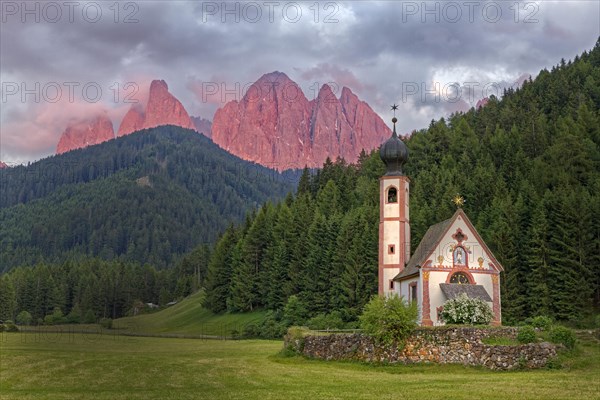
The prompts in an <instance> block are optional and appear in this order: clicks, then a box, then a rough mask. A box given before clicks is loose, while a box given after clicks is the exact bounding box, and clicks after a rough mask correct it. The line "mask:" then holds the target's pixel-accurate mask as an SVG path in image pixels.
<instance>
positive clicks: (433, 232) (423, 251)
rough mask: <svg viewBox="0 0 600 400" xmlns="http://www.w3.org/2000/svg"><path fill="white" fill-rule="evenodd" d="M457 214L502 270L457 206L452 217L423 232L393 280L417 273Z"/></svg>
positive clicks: (501, 269)
mask: <svg viewBox="0 0 600 400" xmlns="http://www.w3.org/2000/svg"><path fill="white" fill-rule="evenodd" d="M458 216H461V217H462V218H463V220H464V221H465V223H466V224H467V225H468V226H469V227H470V228H471V230H472V231H473V233H474V234H475V236H476V239H477V240H478V241H479V243H481V245H482V246H483V248H484V250H485V251H486V252H487V253H488V254H489V256H490V257H491V258H492V261H493V262H494V265H496V266H497V267H498V269H499V270H500V271H504V269H503V268H502V265H500V263H499V262H498V260H496V258H495V257H494V255H493V254H492V252H491V251H490V249H489V248H488V247H487V245H486V244H485V242H484V241H483V239H482V238H481V236H479V233H477V230H476V229H475V227H474V226H473V224H472V223H471V220H469V218H468V217H467V215H466V214H465V212H464V211H463V210H462V208H459V209H458V210H456V212H455V213H454V215H453V216H452V217H450V218H448V219H447V220H445V221H442V222H438V223H437V224H435V225H431V226H430V227H429V229H427V232H425V236H423V239H421V243H419V245H418V246H417V250H415V252H414V253H413V255H412V257H411V258H410V260H409V261H408V264H407V265H406V268H404V269H403V270H402V272H400V273H399V274H398V275H396V277H395V278H394V280H395V281H398V280H402V279H403V278H407V277H409V276H413V275H418V274H419V268H420V267H421V266H422V265H423V263H425V262H426V261H427V258H428V257H429V256H430V255H431V252H432V251H434V250H435V248H436V247H437V245H438V244H439V243H440V241H441V240H442V238H443V237H444V235H445V234H446V232H448V229H450V226H451V225H452V223H453V222H454V221H455V220H456V218H458Z"/></svg>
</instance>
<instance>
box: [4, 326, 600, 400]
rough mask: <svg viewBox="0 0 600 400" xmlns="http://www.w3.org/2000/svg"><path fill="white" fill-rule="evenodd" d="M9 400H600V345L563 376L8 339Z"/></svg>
mask: <svg viewBox="0 0 600 400" xmlns="http://www.w3.org/2000/svg"><path fill="white" fill-rule="evenodd" d="M1 335H2V336H1V337H0V356H1V358H0V398H1V399H2V400H8V399H110V400H114V399H144V400H146V399H260V400H265V399H515V400H516V399H519V400H520V399H544V400H547V399H570V400H574V399H600V348H599V346H598V344H597V343H592V342H591V341H590V342H585V343H583V344H580V345H579V347H578V350H577V351H576V356H571V357H568V358H566V359H563V362H564V363H565V364H566V366H565V367H563V368H562V369H558V370H537V371H511V372H492V371H488V370H484V369H480V368H469V367H463V366H457V365H453V366H439V365H421V366H399V365H380V366H370V365H364V364H358V363H340V362H325V361H317V360H307V359H304V358H302V357H285V356H283V355H280V354H279V352H280V350H281V348H282V342H280V341H261V340H243V341H231V340H208V339H173V338H168V339H167V338H147V337H145V338H141V337H128V336H117V335H107V334H98V335H90V334H75V333H73V334H66V333H63V334H57V333H53V334H51V333H46V334H41V333H2V334H1Z"/></svg>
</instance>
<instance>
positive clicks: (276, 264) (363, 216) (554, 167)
mask: <svg viewBox="0 0 600 400" xmlns="http://www.w3.org/2000/svg"><path fill="white" fill-rule="evenodd" d="M599 109H600V41H599V42H598V44H597V45H596V47H595V48H594V49H593V51H591V52H589V53H584V54H583V55H582V56H580V57H577V58H576V59H575V60H574V61H573V62H571V61H569V62H568V63H567V62H564V61H562V62H561V63H560V65H557V66H556V67H554V68H552V70H551V71H546V70H543V71H541V72H540V74H539V76H538V77H537V78H536V80H535V82H531V81H530V82H525V84H524V85H523V87H522V88H521V89H518V90H510V91H507V92H506V93H504V96H503V98H502V100H498V99H496V98H492V99H491V100H490V102H489V103H488V105H487V106H485V107H484V108H482V109H480V110H474V109H472V110H471V111H469V112H467V113H466V114H457V115H453V116H452V117H451V118H449V120H444V119H441V120H439V121H432V123H431V125H430V126H429V128H428V129H425V130H422V131H419V132H415V133H413V134H412V136H411V137H410V138H409V139H408V140H407V145H408V147H409V150H410V158H409V161H408V163H407V164H406V171H407V174H408V175H409V177H410V179H411V186H412V190H411V199H410V207H411V227H412V233H413V234H412V240H413V243H412V248H413V250H414V249H415V248H416V246H417V244H418V241H419V240H420V239H421V237H422V236H423V234H424V233H425V231H426V230H427V228H428V227H429V226H430V225H431V224H434V223H436V222H439V221H442V220H444V219H447V218H449V217H450V216H451V215H452V214H453V212H454V210H455V206H454V205H453V204H452V202H451V199H452V197H453V196H454V195H455V194H457V193H460V194H461V195H462V196H464V197H465V199H466V204H465V206H464V208H465V211H466V212H467V214H468V215H469V216H470V218H471V219H472V220H473V221H474V223H475V225H476V227H477V229H478V230H479V232H480V233H481V234H482V236H483V238H484V240H486V242H487V243H488V244H489V245H490V247H491V248H492V250H493V251H494V253H495V255H496V257H497V258H498V259H499V261H500V262H501V263H502V264H503V266H504V268H505V271H506V272H505V273H504V274H503V277H502V311H503V317H504V320H505V321H507V322H515V321H519V320H522V319H524V318H526V317H527V316H532V315H537V314H545V315H550V316H552V317H554V318H557V319H560V320H574V319H578V318H581V317H582V316H583V315H585V314H587V313H589V312H590V311H591V310H592V307H593V306H596V307H598V305H599V303H600V169H599V166H600V152H599V145H600V115H599ZM382 173H383V164H382V163H381V161H380V160H379V156H378V154H377V153H373V154H371V155H370V156H368V157H367V156H365V155H364V154H363V156H361V159H360V161H359V163H358V165H357V166H346V165H345V164H344V163H343V162H337V163H335V164H326V165H325V167H324V169H323V170H322V172H321V173H319V174H317V175H315V176H312V177H310V176H309V174H305V175H304V176H303V178H302V180H301V182H300V187H299V189H298V195H297V196H296V197H295V198H288V199H287V200H286V202H285V203H283V204H280V205H277V206H273V205H271V204H267V205H266V206H264V207H263V208H262V209H261V210H260V211H259V212H258V214H257V215H256V216H255V217H254V218H252V219H250V220H247V221H246V224H245V225H243V226H241V227H240V228H239V229H230V230H228V231H227V232H226V234H225V235H224V237H223V238H222V240H221V241H220V242H219V243H218V244H217V245H216V248H215V251H214V254H213V257H212V260H211V262H210V264H209V270H208V274H207V283H206V285H207V288H208V298H207V300H208V303H207V305H208V306H210V307H211V308H212V309H213V310H215V311H224V310H231V311H247V310H253V309H256V308H261V307H266V308H268V309H273V310H277V309H281V308H283V307H284V305H285V304H286V301H287V299H288V298H289V296H291V295H297V296H298V298H299V299H300V301H301V308H305V309H306V310H307V315H316V314H318V313H325V312H331V311H333V310H338V311H340V312H341V314H342V315H343V317H344V319H346V320H352V319H354V318H355V317H356V316H357V314H358V313H359V312H360V310H361V308H362V306H363V305H364V304H365V302H366V301H367V299H368V298H369V296H370V295H372V294H373V293H375V292H376V287H377V279H376V278H377V243H378V239H377V235H378V230H377V228H378V177H379V176H381V175H382Z"/></svg>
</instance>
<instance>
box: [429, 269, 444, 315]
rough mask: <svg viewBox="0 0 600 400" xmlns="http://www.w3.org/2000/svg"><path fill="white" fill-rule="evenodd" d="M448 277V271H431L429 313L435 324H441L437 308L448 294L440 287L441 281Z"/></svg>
mask: <svg viewBox="0 0 600 400" xmlns="http://www.w3.org/2000/svg"><path fill="white" fill-rule="evenodd" d="M447 277H448V272H437V271H431V272H430V273H429V305H430V310H429V315H430V316H431V321H432V322H433V325H441V324H442V323H441V322H440V321H438V318H437V308H438V307H440V306H441V305H442V304H444V302H445V301H446V296H444V294H443V293H442V291H441V289H440V283H445V282H446V278H447Z"/></svg>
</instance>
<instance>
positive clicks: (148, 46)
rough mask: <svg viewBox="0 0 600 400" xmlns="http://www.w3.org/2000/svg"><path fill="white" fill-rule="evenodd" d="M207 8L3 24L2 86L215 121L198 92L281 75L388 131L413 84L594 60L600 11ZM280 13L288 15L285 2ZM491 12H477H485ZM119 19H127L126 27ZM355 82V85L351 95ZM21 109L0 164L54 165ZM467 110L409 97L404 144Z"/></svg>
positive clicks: (508, 76)
mask: <svg viewBox="0 0 600 400" xmlns="http://www.w3.org/2000/svg"><path fill="white" fill-rule="evenodd" d="M18 3H19V4H20V2H18ZM208 3H210V2H191V1H190V2H185V1H180V2H166V1H165V2H160V1H151V2H150V1H146V2H137V3H136V4H137V5H138V6H139V10H138V12H137V13H136V15H135V16H134V17H135V18H137V19H138V20H139V22H138V23H132V24H125V23H114V21H113V15H112V14H110V12H111V11H110V10H109V9H108V7H109V6H110V5H112V4H113V3H112V2H101V3H98V4H100V5H101V6H102V9H103V12H105V13H106V14H105V15H103V18H102V19H101V20H100V21H99V22H98V23H95V24H91V23H87V22H85V21H82V20H81V18H80V19H79V20H78V21H77V22H75V23H69V22H68V21H66V20H64V19H63V20H61V21H59V22H58V23H44V22H42V23H40V24H35V23H25V24H23V23H21V22H20V20H19V19H18V18H8V19H7V22H2V23H1V24H0V37H1V39H0V55H1V57H0V77H1V79H2V81H3V82H5V81H18V82H21V81H23V82H36V81H37V82H53V81H56V82H66V81H77V82H82V83H85V82H89V81H93V82H98V83H99V84H100V85H101V87H102V88H103V89H104V91H105V93H106V96H105V97H104V98H103V99H102V101H101V104H102V106H103V107H106V108H112V109H118V110H119V112H121V110H122V109H126V108H127V107H125V106H124V104H122V103H115V102H114V100H113V99H112V98H110V96H108V95H109V94H110V93H111V92H110V87H111V85H113V84H114V83H115V82H120V83H121V84H122V83H124V82H127V81H139V82H147V81H148V80H150V79H154V78H161V79H165V80H166V81H167V83H168V84H169V88H170V90H171V91H172V92H173V93H174V94H175V96H177V97H178V98H179V99H180V100H181V101H182V102H183V104H184V105H185V106H186V108H187V109H188V111H189V112H190V114H192V115H201V116H203V117H205V118H209V119H210V118H212V114H213V113H214V111H215V110H216V108H217V106H219V104H218V103H215V102H214V101H213V102H206V101H202V98H201V97H198V95H197V87H198V83H200V82H216V83H218V84H225V85H226V86H227V87H228V88H232V87H234V85H235V83H236V82H239V83H240V84H241V85H244V84H245V83H248V82H252V81H254V80H256V79H257V78H259V77H260V76H261V75H262V74H264V73H267V72H271V71H274V70H279V71H282V72H285V73H286V74H288V75H289V76H290V77H291V78H292V79H294V80H295V81H296V82H298V84H299V85H300V86H301V87H302V88H303V90H304V91H305V94H306V95H307V97H310V92H309V88H310V87H311V85H313V84H314V83H316V82H318V83H320V84H322V83H326V82H321V81H322V80H325V79H338V80H340V81H342V80H344V79H346V80H348V83H347V82H339V83H340V84H341V85H348V86H349V87H350V88H351V89H352V90H353V91H354V92H355V93H357V95H358V96H359V97H360V98H361V99H363V100H365V101H367V102H368V103H369V104H370V105H371V106H372V107H373V108H374V109H375V110H376V111H378V112H379V113H380V114H381V115H382V116H383V117H384V119H386V120H387V119H389V111H388V104H389V103H392V102H394V101H396V102H397V101H401V100H402V95H403V87H404V86H405V85H406V83H407V82H413V83H417V84H419V85H420V84H425V85H426V86H427V87H430V85H431V84H432V81H433V79H434V78H435V77H439V76H443V79H445V80H448V81H449V82H441V84H442V85H443V84H447V83H451V82H453V81H457V82H459V83H460V84H461V85H462V86H463V88H462V89H465V88H464V83H465V82H464V81H467V80H482V79H487V80H489V79H491V78H490V76H496V77H499V78H498V81H499V84H500V85H510V84H512V83H513V82H514V80H516V79H517V78H518V77H519V76H520V75H522V74H523V73H530V74H532V75H533V76H535V75H536V74H537V72H538V71H539V70H540V69H541V68H544V67H546V68H551V66H552V65H553V64H556V63H558V62H559V60H560V59H561V58H563V57H564V58H565V59H569V58H572V57H574V56H575V55H576V54H578V53H580V52H582V51H583V50H585V49H589V48H591V47H592V46H593V45H594V43H595V41H596V39H597V38H598V35H599V34H600V31H599V22H600V21H598V15H599V10H600V8H599V7H600V5H599V4H598V3H596V2H590V1H583V0H582V1H570V2H569V3H568V4H564V3H561V2H537V3H532V2H520V3H519V9H520V10H521V13H520V14H519V19H520V20H519V22H515V21H514V12H513V10H511V9H510V7H511V6H512V7H514V3H513V2H500V1H498V2H496V3H497V4H500V6H501V8H502V18H501V19H500V20H499V21H497V22H494V23H492V22H490V21H486V20H485V18H483V17H482V15H481V13H479V14H478V13H475V20H474V21H473V22H470V21H469V20H468V18H467V16H466V15H465V12H466V10H465V8H464V7H463V8H462V12H463V17H462V18H461V19H459V20H458V21H456V22H451V21H449V19H451V17H452V15H450V14H448V15H440V19H439V22H435V21H434V20H433V17H432V16H431V15H427V16H426V17H427V21H426V22H425V23H423V22H422V21H421V17H422V15H421V11H422V10H420V9H419V10H418V11H417V14H415V15H412V14H411V15H407V11H408V10H409V9H410V7H411V6H415V5H416V6H417V7H419V8H420V7H421V6H422V4H423V3H422V2H420V1H419V2H406V1H404V2H396V1H381V2H372V1H370V2H366V1H348V2H337V4H338V5H339V12H338V14H337V15H336V16H335V17H336V18H338V20H339V21H338V22H337V23H330V24H326V23H324V22H323V19H324V17H325V16H326V15H327V13H328V12H329V11H331V10H325V9H324V7H325V5H326V3H327V2H319V3H318V5H319V6H320V15H319V17H320V18H319V22H315V21H314V11H313V10H311V9H310V8H309V7H311V6H312V5H313V4H314V2H301V3H299V4H300V5H301V7H302V10H303V16H302V18H301V20H300V21H299V22H297V23H291V22H289V21H286V20H284V19H283V18H282V16H281V14H278V13H276V15H275V18H274V21H273V22H270V21H269V20H268V15H267V10H266V8H263V15H262V17H261V18H260V20H258V21H257V22H255V23H251V22H248V21H246V20H244V18H240V22H239V23H234V22H232V18H231V16H228V21H229V22H227V23H225V24H223V23H221V21H220V15H215V16H207V18H206V21H203V19H202V17H203V16H202V6H203V4H204V5H206V4H208ZM279 3H280V5H281V7H283V5H285V4H288V3H290V2H286V1H282V2H279ZM447 3H448V2H439V3H432V2H428V3H427V4H428V5H427V7H430V9H431V8H432V7H434V5H435V4H439V7H440V9H441V8H442V7H448V6H447ZM455 3H457V4H459V5H461V4H463V3H464V2H462V1H458V2H455ZM491 3H494V2H489V1H481V2H478V4H479V6H480V7H478V9H481V8H483V7H485V6H486V5H487V4H491ZM81 4H84V3H83V2H82V3H81ZM120 4H121V5H123V4H124V3H120ZM216 4H218V5H220V4H221V2H216ZM244 4H247V3H240V7H243V6H244ZM257 4H259V5H260V4H263V3H262V2H257ZM281 7H280V8H279V10H281ZM527 7H537V9H536V10H535V11H536V14H535V16H534V17H535V18H537V19H538V22H536V23H524V22H523V18H524V17H525V16H527V11H528V10H531V8H527ZM124 15H126V13H125V10H121V14H120V18H121V19H122V18H123V17H124ZM459 72H460V73H459ZM354 77H355V78H356V81H357V82H359V85H352V84H351V83H349V82H351V81H352V79H354ZM481 83H482V84H484V83H486V82H481ZM16 97H18V96H13V97H11V99H10V100H9V101H7V102H5V103H3V104H2V111H1V113H0V121H1V123H2V128H3V129H2V131H1V136H2V137H0V144H3V145H2V148H1V149H0V159H2V160H3V161H12V160H23V159H35V158H39V157H42V156H45V155H47V154H48V152H49V151H50V150H49V149H50V147H51V146H50V145H49V143H50V142H51V141H52V140H51V138H52V135H55V137H56V141H58V135H60V119H56V126H55V127H54V128H53V130H48V129H47V127H45V130H44V131H43V135H42V133H40V134H39V136H40V137H42V136H43V138H44V140H40V142H39V145H38V146H36V145H35V143H34V144H33V145H29V147H27V146H25V145H24V144H23V143H24V141H23V140H18V137H17V135H18V132H15V131H14V127H22V126H27V127H28V129H36V124H35V121H34V117H33V114H34V113H35V112H37V111H39V109H40V108H41V107H42V106H47V107H45V108H44V109H45V112H46V113H51V112H52V108H51V107H50V106H52V105H39V104H37V105H36V104H29V103H27V104H21V103H20V100H16ZM460 100H461V101H456V102H448V101H440V102H435V101H430V100H428V99H427V98H426V99H425V101H422V99H421V98H420V97H419V96H413V98H411V99H410V101H405V102H403V103H402V113H401V115H399V117H400V123H399V128H400V130H401V131H402V132H409V131H411V130H413V129H419V128H422V127H425V126H427V124H428V123H429V121H430V120H431V119H434V118H439V117H442V116H445V115H447V114H448V113H450V112H453V111H456V110H457V109H462V108H466V107H469V106H471V105H474V104H470V103H468V102H465V101H464V100H465V99H464V98H461V99H460ZM476 100H477V99H475V101H476ZM17 109H18V110H19V112H16V111H15V110H17ZM74 109H77V108H74ZM62 114H64V113H61V115H62ZM26 119H29V121H27V120H26ZM118 122H119V121H116V122H115V124H116V125H118ZM26 123H27V124H26ZM41 132H42V131H41ZM33 137H35V136H33ZM5 144H10V146H8V147H7V146H6V145H5Z"/></svg>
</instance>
